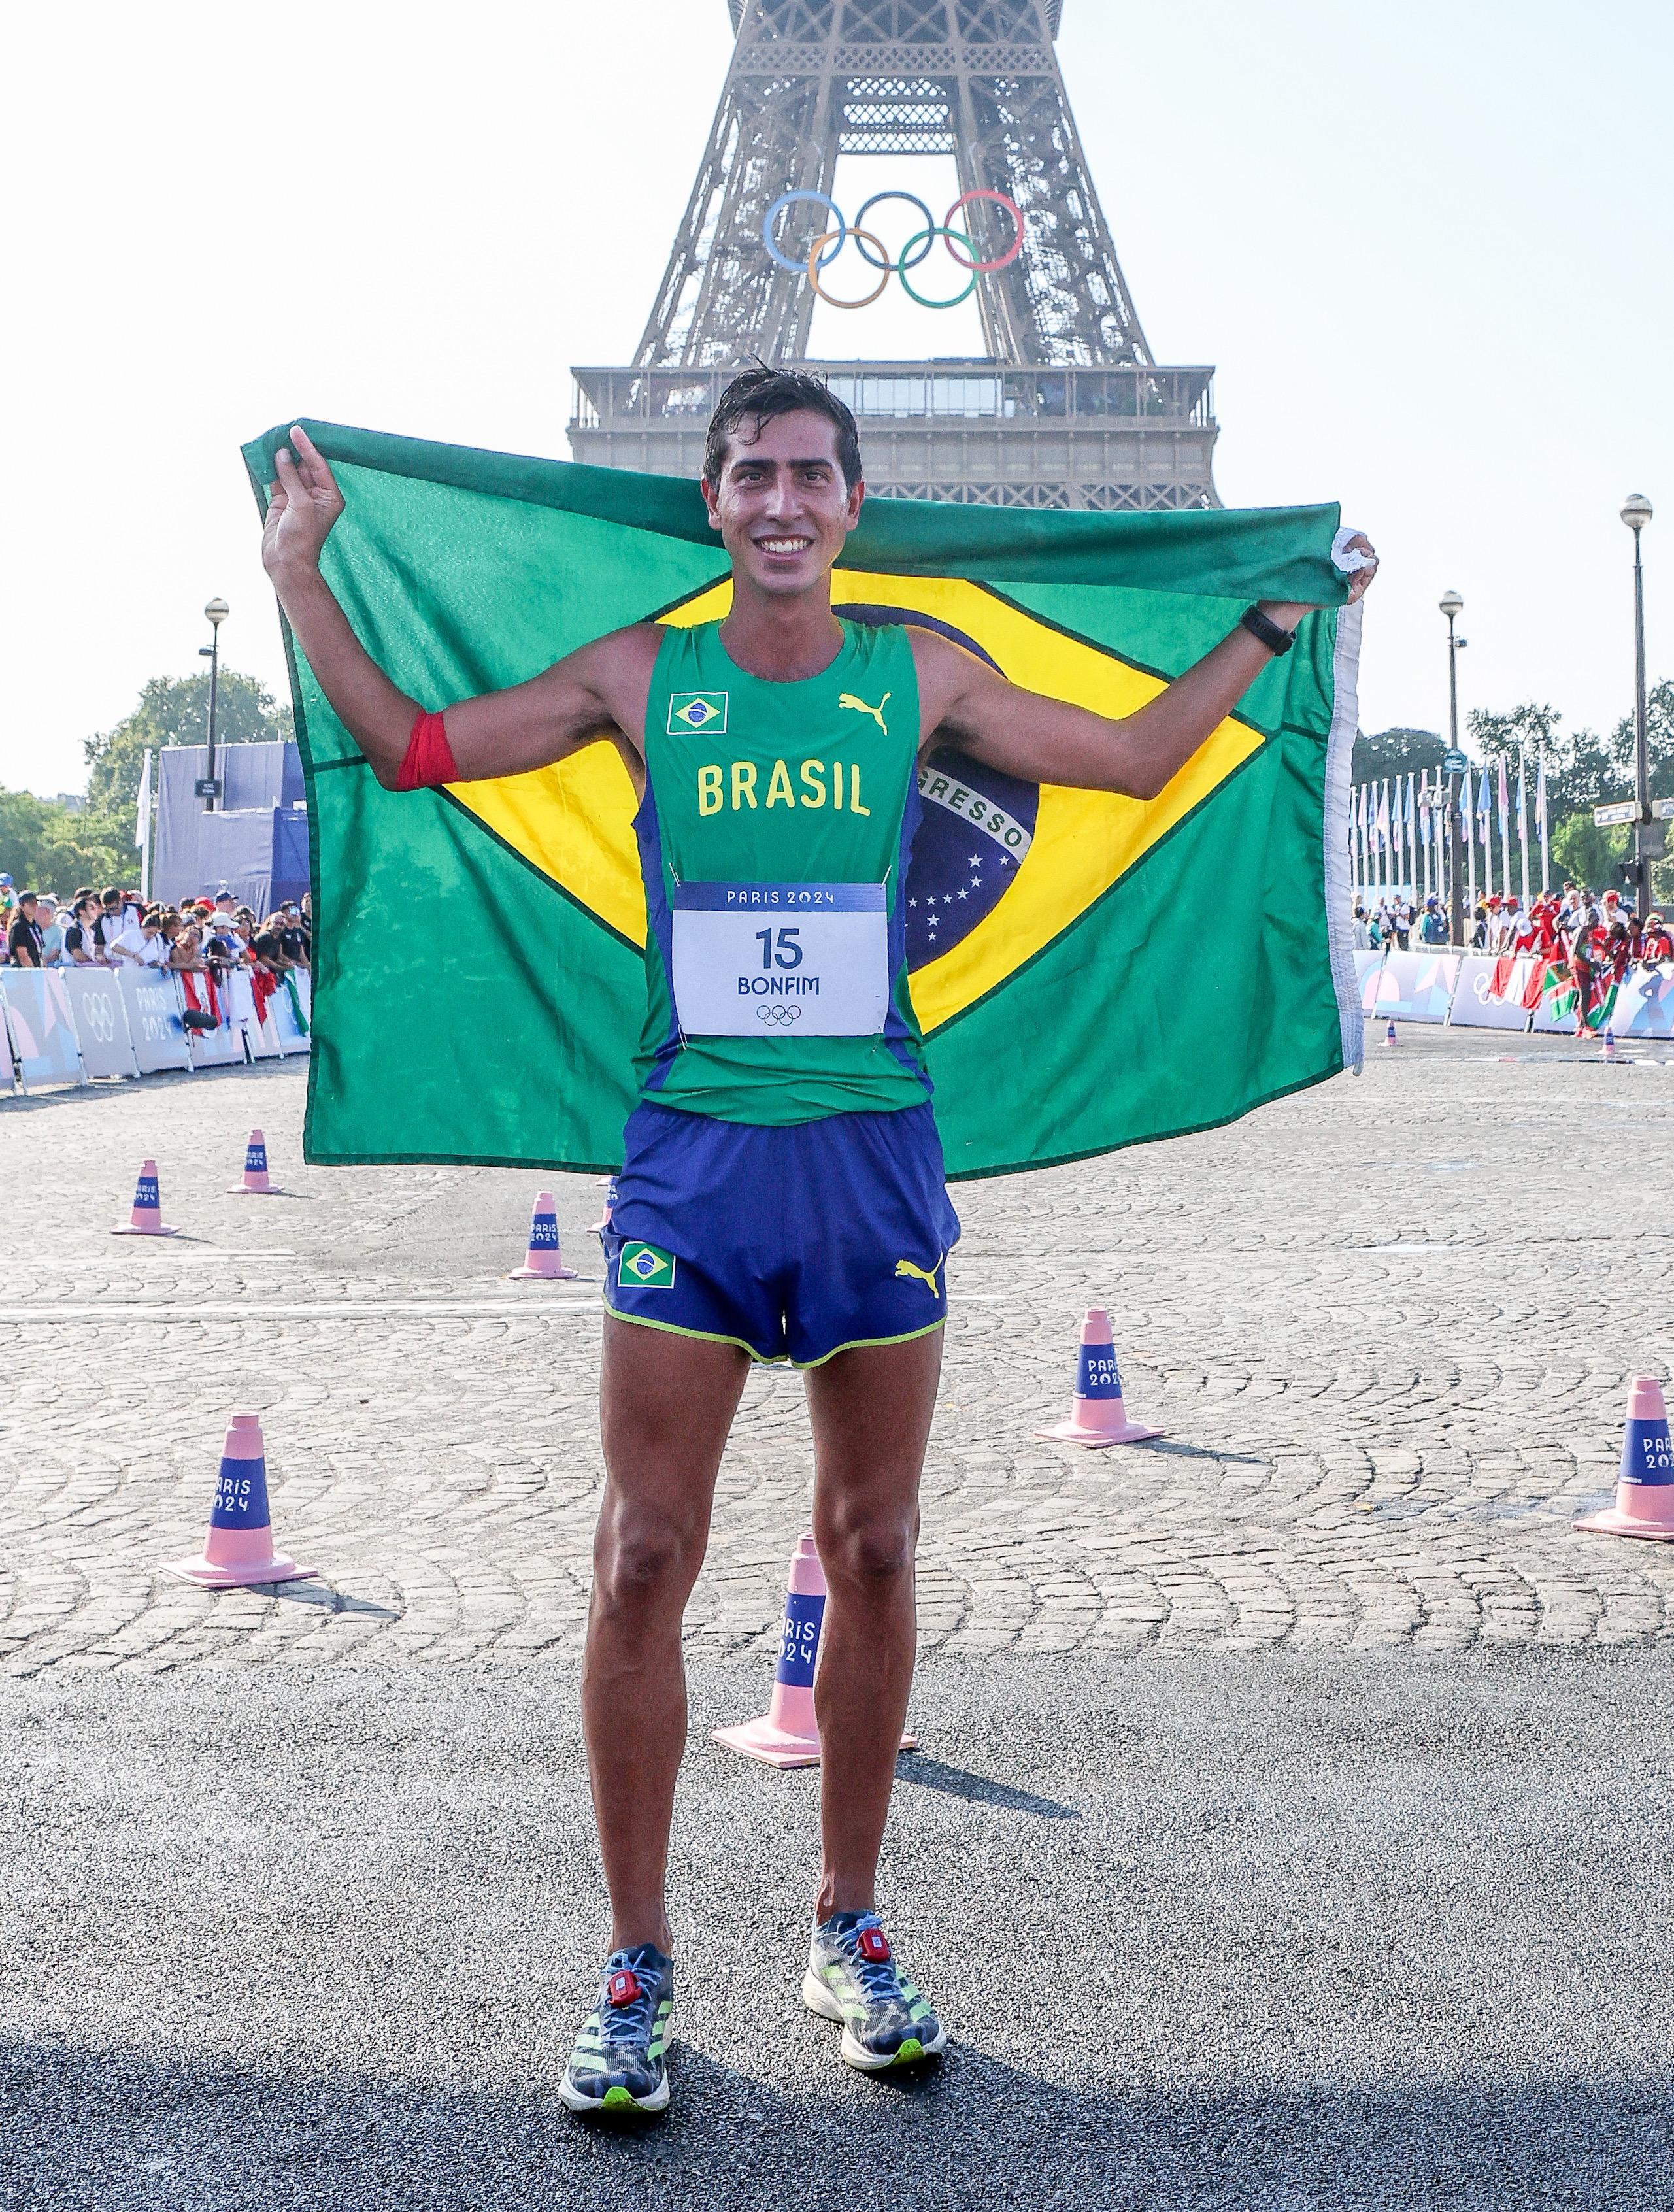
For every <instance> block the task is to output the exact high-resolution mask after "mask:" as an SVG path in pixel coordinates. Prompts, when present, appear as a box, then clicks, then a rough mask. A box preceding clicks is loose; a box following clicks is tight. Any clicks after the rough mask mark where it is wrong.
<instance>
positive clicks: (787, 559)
mask: <svg viewBox="0 0 1674 2212" xmlns="http://www.w3.org/2000/svg"><path fill="white" fill-rule="evenodd" d="M703 495H704V497H705V499H706V500H707V501H708V503H709V521H710V526H711V527H712V528H713V529H716V530H719V532H720V533H721V542H722V544H724V545H725V547H726V550H727V551H728V552H729V553H730V554H731V556H732V567H733V572H734V574H735V575H737V576H739V577H741V578H745V579H747V580H749V582H750V583H751V584H753V585H754V586H755V587H756V589H757V590H758V591H760V592H764V593H766V594H767V595H769V596H771V597H773V598H792V597H795V596H796V595H797V594H798V593H799V592H807V591H810V590H812V589H813V588H814V587H815V586H817V585H818V584H819V583H820V582H821V580H822V578H823V577H825V576H826V575H827V574H828V573H829V571H830V570H831V568H833V567H834V564H835V562H836V561H837V558H838V556H839V555H840V553H841V552H842V550H843V547H844V545H845V544H846V542H847V539H848V534H849V532H850V531H852V529H853V528H854V526H855V524H856V523H857V522H858V520H860V502H861V501H862V499H863V498H864V496H865V487H864V484H859V483H857V484H855V485H853V486H852V487H851V486H849V485H847V484H846V483H844V481H843V472H842V470H841V468H840V465H839V463H838V459H837V426H836V425H835V423H834V422H829V421H828V419H827V418H826V416H823V415H819V414H816V413H815V412H814V411H813V410H811V409H798V410H795V411H794V412H792V413H791V414H788V415H776V416H773V420H772V421H771V422H752V421H751V420H749V417H746V418H745V420H744V421H743V422H741V423H740V425H739V426H738V428H737V431H735V432H734V434H733V435H732V436H731V438H730V439H729V440H728V441H727V457H726V465H725V468H724V469H723V470H722V471H721V477H720V482H719V483H705V485H704V487H703Z"/></svg>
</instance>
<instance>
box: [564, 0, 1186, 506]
mask: <svg viewBox="0 0 1674 2212" xmlns="http://www.w3.org/2000/svg"><path fill="white" fill-rule="evenodd" d="M728 4H729V6H730V8H731V13H732V21H733V28H734V30H735V32H736V33H737V44H736V46H735V47H734V51H733V56H732V64H731V69H730V70H728V73H727V79H726V84H725V89H724V90H723V92H722V94H721V99H720V105H719V108H718V109H717V111H716V114H715V122H714V127H713V130H712V131H711V132H710V134H709V143H708V147H707V150H706V152H705V155H704V157H703V161H702V165H701V167H700V169H699V171H698V176H697V181H696V183H695V185H694V186H693V188H692V196H691V198H690V200H689V202H688V204H687V209H686V214H685V217H684V220H683V221H682V223H681V226H680V228H679V230H678V232H677V233H676V237H675V241H674V250H673V252H671V253H670V257H669V265H668V270H667V272H666V274H665V275H664V279H663V283H662V286H661V289H659V291H658V295H657V302H656V305H655V307H653V308H652V313H651V319H650V320H649V321H648V322H647V324H646V331H645V336H644V337H642V338H641V339H640V346H639V350H638V352H637V354H636V356H635V357H634V363H633V366H632V367H631V368H578V369H576V370H575V371H574V372H573V374H574V383H575V397H574V406H573V416H572V420H571V422H570V443H571V449H572V451H573V453H574V455H575V458H576V459H577V460H579V461H591V462H597V463H600V464H603V465H608V466H611V467H616V468H630V469H649V470H653V471H658V472H660V473H662V474H664V475H669V476H686V477H694V476H696V475H698V474H699V473H700V472H701V465H702V459H703V433H704V426H705V424H706V423H707V420H708V417H709V415H710V413H711V412H712V410H713V407H714V404H715V402H716V400H717V399H718V398H719V396H720V393H721V391H722V389H723V387H724V386H725V384H726V382H727V380H728V379H729V378H730V377H731V376H732V375H733V374H736V372H737V369H739V368H742V367H743V366H744V365H745V364H746V363H747V362H749V360H750V359H751V358H752V357H759V358H760V359H761V360H763V361H767V362H774V363H782V364H785V365H794V366H797V367H805V368H812V369H814V370H815V371H816V373H817V374H820V375H822V376H824V377H825V378H826V379H827V380H828V382H829V383H830V385H831V387H832V389H833V390H834V392H837V393H838V394H839V396H840V398H843V399H845V400H846V401H847V403H848V404H849V405H850V406H851V407H852V409H853V410H854V412H855V415H856V416H857V417H858V422H859V425H860V435H861V447H862V451H863V453H864V455H865V459H866V480H867V483H868V486H869V488H870V489H871V490H873V491H875V492H882V493H885V494H889V493H894V494H895V495H897V496H899V497H906V498H915V499H943V500H957V501H967V502H970V503H973V504H977V505H986V506H998V507H1083V508H1086V507H1102V508H1147V509H1148V508H1155V507H1216V506H1218V505H1219V504H1220V501H1219V499H1218V497H1217V495H1216V490H1215V486H1214V481H1213V476H1212V472H1211V462H1212V457H1213V453H1214V447H1215V440H1216V435H1217V434H1216V422H1215V417H1214V411H1213V405H1214V403H1213V394H1212V379H1213V375H1214V371H1213V370H1212V369H1210V368H1161V367H1159V366H1158V364H1157V362H1156V361H1155V358H1154V356H1153V355H1152V353H1151V349H1150V348H1149V345H1148V344H1147V343H1146V340H1145V334H1144V332H1143V330H1142V329H1141V327H1140V324H1139V318H1138V316H1137V313H1135V311H1134V306H1133V301H1132V299H1131V296H1130V295H1129V292H1128V288H1127V283H1126V280H1125V278H1124V276H1123V275H1122V270H1121V264H1119V261H1118V260H1117V258H1116V249H1115V246H1114V244H1113V240H1112V239H1111V236H1110V232H1109V230H1108V228H1107V225H1106V222H1105V219H1104V214H1103V211H1102V210H1101V207H1100V205H1099V198H1098V194H1097V192H1096V191H1095V189H1094V185H1093V180H1092V178H1091V176H1090V174H1089V171H1088V167H1087V161H1086V156H1085V155H1084V154H1083V150H1082V146H1081V141H1080V138H1079V137H1078V136H1077V131H1076V125H1075V118H1074V117H1073V116H1072V114H1071V112H1070V102H1069V96H1068V94H1066V92H1065V91H1064V79H1063V76H1062V75H1061V73H1060V72H1059V70H1058V57H1057V54H1056V53H1055V52H1054V51H1053V44H1052V42H1053V40H1055V39H1056V37H1057V35H1058V20H1059V16H1060V15H1061V13H1062V8H1063V0H728ZM840 154H891V155H927V154H939V155H948V154H951V155H953V156H954V157H955V161H956V163H957V167H958V173H959V180H960V190H961V192H971V191H980V192H984V193H986V194H991V195H992V194H994V193H997V192H998V193H1003V194H1004V195H1005V196H1006V197H1008V198H1009V199H1010V201H1011V202H1012V203H1013V204H1014V205H1015V206H1016V208H1017V209H1018V210H1021V213H1022V252H1020V253H1019V254H1018V255H1017V256H1016V258H1014V259H1012V260H1011V261H1010V264H1009V265H1008V266H1005V267H1003V268H997V269H995V270H992V271H991V272H989V273H986V274H982V275H980V276H977V277H976V279H975V283H976V292H975V300H976V304H977V307H978V309H979V312H980V315H981V319H982V331H983V337H984V342H985V344H986V349H987V350H986V354H984V355H983V356H979V357H974V358H969V359H960V360H939V359H938V360H936V361H933V362H886V361H822V362H810V360H809V358H808V342H809V333H810V324H811V321H812V318H813V312H814V304H815V294H814V291H813V288H812V286H811V285H810V283H809V281H808V276H807V272H806V270H805V269H804V268H803V267H800V266H796V265H792V264H795V263H796V262H797V260H798V250H799V251H800V254H801V256H802V257H806V255H807V254H808V252H810V248H811V247H812V246H813V245H814V243H815V241H816V237H817V236H818V234H820V233H821V232H822V230H825V229H827V228H829V227H830V219H829V217H828V215H827V214H826V213H825V212H823V211H822V210H821V209H820V207H819V204H818V202H817V201H816V200H814V199H810V198H804V199H801V200H797V201H793V202H792V204H790V205H789V206H788V207H785V208H783V209H781V210H780V211H779V216H778V217H777V218H776V220H775V221H774V222H770V218H771V217H772V216H773V209H774V204H775V203H776V202H778V201H779V200H780V198H781V196H782V195H784V194H785V193H787V192H792V193H803V194H809V193H815V194H818V193H823V194H827V195H828V194H829V193H830V191H831V189H832V184H833V180H834V176H835V173H836V166H837V159H838V156H839V155H840ZM954 222H955V228H958V229H961V230H962V231H963V232H964V233H965V234H967V237H968V238H969V239H970V240H971V241H972V245H973V255H972V257H971V258H975V259H980V260H982V261H994V262H998V261H999V260H1001V259H1002V258H1004V256H1005V255H1006V254H1007V253H1008V252H1009V250H1010V246H1011V244H1012V243H1013V241H1014V240H1015V238H1016V231H1015V228H1013V225H1012V218H1011V216H1010V214H1009V213H1008V211H1007V210H1005V208H1004V206H1002V205H1001V204H999V203H998V201H997V200H995V199H994V198H992V197H985V198H982V199H978V200H974V201H971V202H969V203H968V204H967V205H966V206H965V207H964V208H962V209H961V211H960V213H959V215H958V216H957V217H955V218H954ZM764 225H767V234H768V235H770V236H772V237H773V240H774V242H775V243H776V244H777V245H778V246H779V249H780V252H781V253H782V254H783V258H782V259H780V258H776V257H775V255H774V254H773V252H770V251H769V248H768V245H767V237H765V236H764ZM926 251H928V249H926ZM848 258H850V259H852V256H850V257H848ZM938 259H939V257H938ZM874 265H876V264H874ZM947 273H948V274H949V275H951V276H954V277H955V278H957V276H958V275H959V272H958V271H957V270H952V269H951V268H950V269H949V271H948V272H947ZM886 281H887V280H886ZM919 281H920V282H921V283H925V285H926V287H928V286H929V284H930V283H931V280H930V278H929V277H928V276H927V277H926V278H925V279H921V280H919ZM936 281H937V282H938V283H939V281H940V280H939V278H938V279H937V280H936Z"/></svg>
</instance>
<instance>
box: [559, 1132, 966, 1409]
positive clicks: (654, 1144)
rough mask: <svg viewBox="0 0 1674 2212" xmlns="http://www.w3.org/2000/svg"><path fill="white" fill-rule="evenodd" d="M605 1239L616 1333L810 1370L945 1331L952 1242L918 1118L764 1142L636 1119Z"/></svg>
mask: <svg viewBox="0 0 1674 2212" xmlns="http://www.w3.org/2000/svg"><path fill="white" fill-rule="evenodd" d="M624 1141H625V1144H626V1146H627V1154H628V1159H627V1164H626V1166H625V1167H624V1168H623V1169H622V1173H621V1174H620V1175H619V1176H617V1177H616V1203H615V1205H614V1206H613V1207H612V1208H611V1213H610V1226H609V1227H608V1228H607V1229H606V1230H605V1231H604V1237H603V1243H604V1261H605V1268H604V1303H605V1305H606V1306H607V1307H608V1308H609V1310H610V1312H612V1313H613V1314H615V1315H616V1316H618V1318H619V1319H621V1320H622V1321H631V1322H643V1323H644V1324H645V1326H646V1328H664V1329H668V1330H670V1331H671V1332H672V1333H673V1334H675V1335H676V1336H701V1337H707V1338H710V1339H712V1340H713V1341H715V1342H717V1343H720V1344H737V1345H742V1346H743V1349H744V1350H745V1351H746V1352H749V1355H750V1357H751V1358H753V1359H761V1360H775V1359H789V1360H790V1361H792V1364H794V1365H796V1366H798V1367H817V1366H819V1365H820V1364H821V1363H822V1361H824V1360H827V1359H829V1358H831V1357H832V1355H833V1354H834V1352H847V1351H851V1350H852V1349H853V1348H854V1347H855V1346H858V1345H866V1344H902V1343H905V1342H906V1340H907V1339H908V1338H909V1337H913V1336H925V1335H927V1334H929V1332H930V1331H931V1329H933V1328H940V1327H941V1326H942V1323H943V1322H944V1321H945V1320H946V1319H947V1316H948V1286H947V1283H946V1280H945V1279H944V1276H943V1261H945V1260H946V1259H947V1256H948V1254H949V1251H951V1249H953V1247H954V1245H955V1243H957V1241H958V1237H959V1218H958V1216H957V1215H956V1214H955V1212H954V1210H953V1207H952V1206H951V1204H950V1203H949V1199H948V1191H947V1183H946V1180H945V1176H946V1170H945V1169H944V1167H943V1160H942V1139H941V1138H940V1136H939V1135H938V1134H937V1128H936V1122H935V1118H934V1115H932V1112H931V1109H930V1107H929V1106H928V1105H925V1106H909V1107H907V1108H905V1109H902V1110H901V1112H899V1113H895V1114H834V1115H829V1116H828V1118H827V1119H826V1120H824V1121H798V1122H794V1123H792V1125H791V1126H790V1127H786V1128H773V1129H764V1128H759V1127H755V1126H754V1125H753V1124H750V1123H747V1122H743V1121H714V1120H712V1119H711V1118H710V1117H709V1116H708V1115H702V1114H683V1113H681V1112H680V1111H678V1110H677V1109H675V1108H672V1107H668V1106H658V1105H654V1104H646V1105H642V1106H640V1107H638V1108H636V1109H635V1110H634V1113H633V1114H632V1115H630V1116H629V1118H628V1127H627V1131H626V1133H625V1138H624Z"/></svg>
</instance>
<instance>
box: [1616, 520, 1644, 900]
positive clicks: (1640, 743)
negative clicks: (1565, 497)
mask: <svg viewBox="0 0 1674 2212" xmlns="http://www.w3.org/2000/svg"><path fill="white" fill-rule="evenodd" d="M1622 520H1623V521H1624V522H1625V523H1626V524H1627V526H1628V527H1629V530H1631V531H1632V532H1633V533H1634V804H1635V808H1636V810H1637V812H1638V820H1637V821H1636V822H1635V825H1634V858H1635V860H1636V861H1637V862H1638V864H1639V890H1638V894H1637V897H1636V904H1637V907H1638V909H1639V913H1640V915H1641V917H1643V916H1644V915H1647V914H1649V913H1650V911H1651V855H1650V852H1649V849H1648V848H1649V846H1650V842H1651V838H1650V825H1651V748H1650V741H1649V738H1648V735H1647V731H1646V726H1645V564H1644V562H1643V561H1642V560H1641V557H1640V541H1641V534H1642V532H1643V531H1644V529H1645V526H1646V524H1647V522H1648V521H1649V520H1651V502H1650V501H1649V500H1648V499H1647V497H1646V496H1645V495H1644V493H1643V492H1642V491H1635V492H1629V495H1628V496H1627V498H1626V499H1625V500H1623V501H1622Z"/></svg>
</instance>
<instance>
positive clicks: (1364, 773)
mask: <svg viewBox="0 0 1674 2212" xmlns="http://www.w3.org/2000/svg"><path fill="white" fill-rule="evenodd" d="M1443 750H1445V748H1444V747H1443V745H1442V743H1441V740H1440V738H1439V737H1437V735H1436V734H1435V732H1434V730H1407V729H1395V730H1380V731H1379V732H1378V733H1377V734H1376V736H1375V737H1368V735H1367V733H1366V732H1365V731H1364V730H1360V731H1357V732H1356V736H1355V757H1354V765H1353V769H1352V780H1353V781H1355V782H1356V783H1378V782H1381V781H1382V780H1383V778H1384V777H1385V776H1386V775H1416V774H1420V773H1422V770H1424V769H1439V768H1440V765H1441V756H1442V752H1443Z"/></svg>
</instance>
